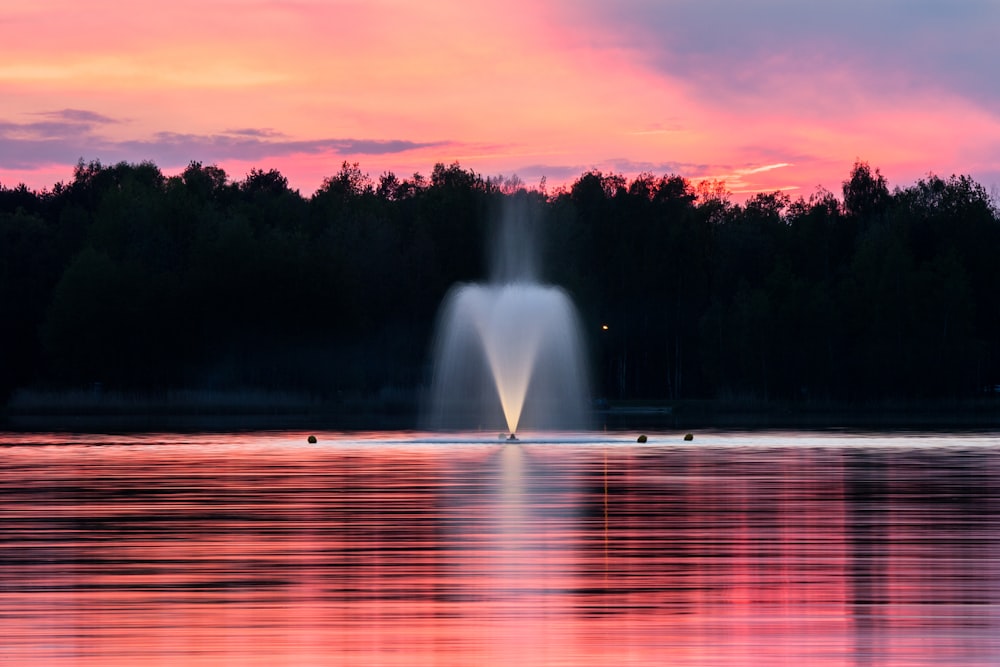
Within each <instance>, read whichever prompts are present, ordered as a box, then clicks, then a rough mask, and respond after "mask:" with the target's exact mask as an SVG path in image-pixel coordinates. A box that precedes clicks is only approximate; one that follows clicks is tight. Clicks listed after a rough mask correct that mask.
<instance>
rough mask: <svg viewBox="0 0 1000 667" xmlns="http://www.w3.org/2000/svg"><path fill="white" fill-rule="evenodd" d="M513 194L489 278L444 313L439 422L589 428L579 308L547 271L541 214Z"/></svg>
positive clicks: (450, 300) (434, 409)
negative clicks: (549, 280)
mask: <svg viewBox="0 0 1000 667" xmlns="http://www.w3.org/2000/svg"><path fill="white" fill-rule="evenodd" d="M530 204H531V202H530V200H529V198H528V197H527V196H525V195H524V194H523V193H522V194H521V195H517V196H515V197H508V198H507V200H506V201H505V208H504V211H503V215H502V216H501V218H500V220H499V224H498V227H497V234H496V235H495V239H494V243H493V246H492V248H493V251H494V252H493V256H492V258H491V259H492V261H491V273H490V280H489V282H487V283H480V284H461V285H457V286H455V287H454V288H453V289H452V290H451V291H450V292H449V293H448V295H447V297H446V298H445V300H444V302H443V304H442V307H441V311H440V313H439V316H438V324H437V333H436V337H435V347H434V379H433V384H432V395H431V414H430V426H431V427H432V428H437V429H468V428H475V429H490V430H493V429H501V428H505V429H506V432H507V433H509V434H511V436H513V434H515V433H517V432H518V430H519V429H530V430H542V429H580V428H586V427H587V426H588V425H589V424H588V422H589V410H588V400H589V388H588V372H587V368H586V364H585V359H584V355H583V343H582V338H581V334H580V325H579V321H578V316H577V314H576V309H575V308H574V307H573V303H572V301H571V300H570V299H569V297H568V295H567V294H566V292H565V291H564V290H562V289H561V288H559V287H556V286H553V285H546V284H543V283H542V282H541V281H540V279H539V272H538V252H537V250H538V246H537V244H536V239H535V232H536V230H537V228H538V224H537V216H533V215H531V213H532V211H531V208H530Z"/></svg>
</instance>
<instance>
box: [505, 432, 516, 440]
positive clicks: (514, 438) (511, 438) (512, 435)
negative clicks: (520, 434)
mask: <svg viewBox="0 0 1000 667" xmlns="http://www.w3.org/2000/svg"><path fill="white" fill-rule="evenodd" d="M507 439H508V440H517V436H515V435H514V434H513V433H511V434H510V437H509V438H507Z"/></svg>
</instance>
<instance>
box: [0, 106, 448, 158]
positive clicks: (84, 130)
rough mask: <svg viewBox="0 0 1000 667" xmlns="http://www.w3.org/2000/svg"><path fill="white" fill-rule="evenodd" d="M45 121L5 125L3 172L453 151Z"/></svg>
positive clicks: (57, 116)
mask: <svg viewBox="0 0 1000 667" xmlns="http://www.w3.org/2000/svg"><path fill="white" fill-rule="evenodd" d="M34 115H35V116H38V117H41V118H44V120H37V121H28V122H11V121H0V168H8V169H32V168H36V167H40V166H44V165H48V164H51V163H53V162H65V163H69V164H72V163H73V162H74V161H76V160H77V159H79V158H80V157H86V158H97V159H101V160H105V161H107V162H117V161H120V160H126V161H140V160H152V161H154V162H156V163H157V164H159V165H161V166H176V165H183V164H186V163H188V162H189V161H191V160H195V159H206V160H211V161H224V160H241V161H253V160H261V159H264V158H268V157H280V156H287V155H297V154H305V155H318V154H326V153H330V154H334V155H341V156H366V155H391V154H397V153H405V152H407V151H413V150H417V149H422V148H431V147H441V146H447V145H450V144H451V142H448V141H432V142H427V141H411V140H406V139H367V138H319V139H305V140H302V139H290V138H288V137H287V135H285V134H284V133H282V132H278V131H276V130H273V129H270V128H239V129H233V130H227V131H225V132H221V133H218V134H194V133H181V132H157V133H156V134H154V135H153V136H152V137H149V138H139V139H117V138H112V137H109V136H105V135H103V134H101V133H100V131H99V130H100V128H101V127H102V126H105V125H111V124H118V123H120V122H121V121H119V120H116V119H114V118H111V117H108V116H104V115H102V114H99V113H96V112H92V111H85V110H81V109H64V110H61V111H47V112H40V113H37V114H34Z"/></svg>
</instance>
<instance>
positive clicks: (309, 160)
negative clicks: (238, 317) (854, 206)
mask: <svg viewBox="0 0 1000 667" xmlns="http://www.w3.org/2000/svg"><path fill="white" fill-rule="evenodd" d="M998 30H1000V2H996V0H919V1H917V0H878V1H877V2H873V1H872V0H840V1H839V2H823V3H820V2H808V1H803V0H743V1H740V2H737V1H735V0H620V1H618V2H607V0H552V1H550V2H543V3H538V2H524V1H523V0H506V1H504V2H499V1H493V0H486V1H472V0H437V1H431V2H423V3H418V2H408V1H404V0H350V1H342V0H285V1H279V0H198V1H197V2H196V1H195V0H171V2H145V1H143V0H139V1H137V2H133V3H131V4H122V3H120V2H118V1H117V0H115V1H111V0H92V1H91V2H85V3H83V2H79V1H78V0H73V1H70V0H33V2H31V3H25V2H21V1H20V0H18V1H17V2H15V1H14V0H0V35H2V39H0V44H2V46H0V53H2V58H0V183H2V184H3V185H5V186H7V187H13V186H15V185H16V184H18V183H21V182H23V183H25V184H27V185H28V186H29V187H32V188H36V189H41V188H47V187H51V186H52V185H53V184H54V183H56V182H57V181H69V180H70V179H71V178H72V168H73V165H74V164H76V162H77V161H78V160H79V159H80V158H83V159H84V160H87V161H90V160H95V159H97V160H100V161H102V162H103V163H105V164H112V163H115V162H118V161H121V160H126V161H130V162H138V161H142V160H152V161H153V162H155V163H156V164H158V165H159V166H160V167H161V169H163V171H164V172H165V173H167V174H168V175H169V174H173V173H177V172H178V171H179V170H180V169H182V168H183V167H184V166H186V165H187V164H188V163H189V162H190V161H192V160H198V161H200V162H203V163H205V164H217V165H219V166H220V167H222V168H224V169H225V170H226V172H227V173H228V174H229V176H230V177H231V178H233V179H242V178H244V177H245V176H246V174H247V172H248V171H249V170H250V169H251V168H252V167H259V168H262V169H271V168H275V169H278V170H280V171H281V172H282V173H283V174H284V175H285V176H287V177H288V178H289V181H290V183H291V185H292V186H293V187H295V188H297V189H299V190H300V191H301V192H302V193H303V194H304V195H309V194H311V193H312V192H313V191H314V190H315V189H316V188H317V187H318V186H319V185H320V184H321V183H322V180H323V178H324V177H326V176H330V175H332V174H334V173H336V172H337V171H338V169H339V167H340V164H341V163H342V162H343V161H345V160H347V161H349V162H358V163H359V164H360V166H361V169H362V171H364V172H367V173H369V174H370V175H371V176H372V177H376V178H377V176H378V175H379V174H381V173H382V172H384V171H392V172H394V173H396V174H397V175H398V176H400V177H407V176H410V175H412V174H413V173H414V172H420V173H423V174H424V175H427V174H429V172H430V171H431V169H432V168H433V166H434V164H435V163H437V162H444V163H446V164H450V163H452V162H455V161H457V162H459V163H460V164H461V165H462V166H463V167H464V168H466V169H471V170H473V171H475V172H477V173H479V174H481V175H483V176H497V175H500V174H503V175H505V176H509V175H511V174H516V175H518V176H519V177H520V178H521V179H522V180H523V181H524V182H525V183H526V184H528V185H530V186H534V185H537V184H538V183H539V181H540V179H541V178H542V177H543V176H544V177H545V178H546V182H547V184H548V187H549V188H550V189H551V188H553V187H558V186H559V185H561V184H565V183H568V182H572V181H573V180H575V179H576V178H577V177H578V176H579V175H581V174H582V173H584V172H585V171H587V170H589V169H600V170H602V171H605V172H608V171H613V172H615V173H621V174H624V175H626V176H628V177H632V176H634V175H636V174H637V173H640V172H652V173H653V174H656V175H661V174H665V173H672V174H679V175H681V176H685V177H687V178H690V179H692V180H698V179H702V178H715V179H723V180H725V181H726V183H727V185H728V187H729V189H730V190H732V191H733V192H734V193H735V194H736V195H737V196H746V194H747V193H751V192H755V191H772V190H775V189H786V190H788V191H789V193H790V194H791V195H793V196H798V195H803V196H806V197H808V196H809V194H811V193H812V192H814V191H815V190H816V188H817V187H818V186H823V187H826V188H828V189H830V190H832V191H833V192H835V193H838V194H839V193H840V184H841V182H842V181H843V180H844V179H845V178H846V177H847V175H848V173H849V171H850V168H851V165H852V164H853V163H854V161H855V160H857V159H861V160H865V161H868V162H869V163H870V164H871V165H872V166H873V167H879V168H880V169H881V170H882V173H883V174H884V175H885V176H886V177H887V178H888V179H889V182H890V184H891V185H902V186H906V185H909V184H912V183H913V182H914V181H916V180H917V179H918V178H920V177H922V176H925V175H926V174H927V173H928V172H933V173H936V174H938V175H941V176H949V175H951V174H953V173H958V174H969V175H971V176H972V177H973V178H974V179H976V180H977V181H979V182H980V183H982V184H983V185H984V186H985V187H986V188H987V189H988V190H993V191H994V192H996V191H997V190H998V189H1000V79H998V78H997V73H996V65H997V63H1000V32H998Z"/></svg>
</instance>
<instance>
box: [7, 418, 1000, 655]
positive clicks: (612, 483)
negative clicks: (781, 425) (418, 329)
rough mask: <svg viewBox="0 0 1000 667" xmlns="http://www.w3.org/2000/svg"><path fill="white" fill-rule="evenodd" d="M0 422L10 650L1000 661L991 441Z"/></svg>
mask: <svg viewBox="0 0 1000 667" xmlns="http://www.w3.org/2000/svg"><path fill="white" fill-rule="evenodd" d="M307 435H308V433H306V432H287V431H286V432H250V433H240V432H237V433H143V434H125V435H102V434H69V433H0V664H3V665H35V664H38V665H43V664H44V665H57V666H59V665H139V664H141V665H180V664H183V665H221V664H233V665H263V666H267V667H275V666H278V665H297V666H302V665H387V666H389V665H435V666H450V665H455V666H458V665H463V666H464V665H511V664H514V665H520V666H521V667H528V666H531V665H595V666H596V665H601V666H604V665H672V666H688V665H690V666H695V665H698V666H702V665H734V666H736V665H739V666H746V665H761V666H764V665H767V666H769V667H772V666H774V665H811V666H831V667H833V666H836V667H842V666H848V665H850V666H857V665H872V666H874V665H879V666H899V667H902V666H904V665H905V666H907V667H913V666H920V665H964V666H971V665H982V666H984V667H985V666H987V665H990V666H995V665H998V664H1000V435H998V434H997V433H983V432H970V433H960V434H957V435H948V434H935V433H866V432H853V433H852V432H832V431H829V432H804V433H803V432H721V431H716V432H704V433H695V439H694V440H693V441H692V442H683V440H682V437H681V436H682V435H683V434H677V433H650V434H649V441H648V442H647V443H645V444H637V443H636V442H635V435H636V434H634V433H583V434H555V435H551V434H550V435H544V436H542V435H536V436H530V435H529V436H528V437H524V438H522V440H521V441H520V442H517V443H506V442H503V441H500V440H499V439H498V437H497V434H495V433H486V434H482V433H473V434H449V435H440V434H423V433H413V432H398V433H396V432H394V433H317V434H316V435H317V436H318V440H319V441H318V442H317V443H316V444H309V443H307V441H306V436H307Z"/></svg>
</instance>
